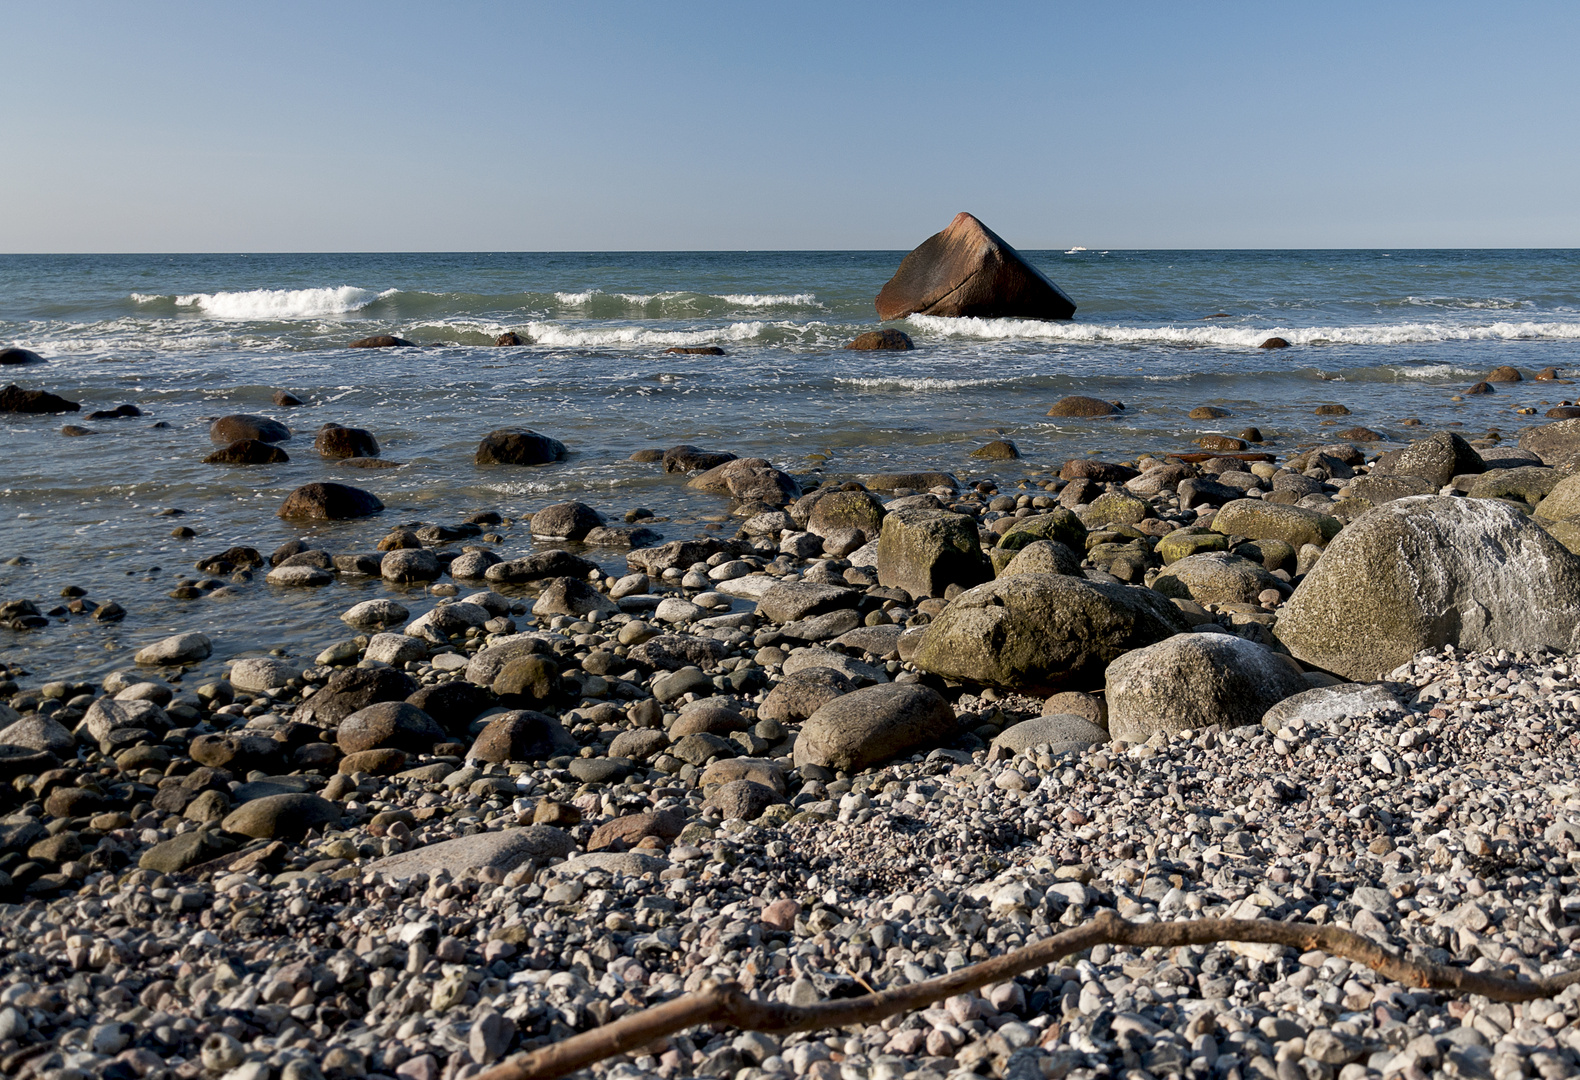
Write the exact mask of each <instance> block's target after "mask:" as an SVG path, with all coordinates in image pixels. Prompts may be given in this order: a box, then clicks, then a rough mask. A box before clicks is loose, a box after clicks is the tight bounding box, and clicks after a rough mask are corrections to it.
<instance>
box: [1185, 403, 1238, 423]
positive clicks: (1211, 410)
mask: <svg viewBox="0 0 1580 1080" xmlns="http://www.w3.org/2000/svg"><path fill="white" fill-rule="evenodd" d="M1228 415H1229V410H1228V409H1220V408H1218V407H1217V406H1216V405H1198V406H1196V408H1194V409H1192V410H1191V411H1190V418H1191V419H1192V420H1219V419H1222V418H1223V417H1225V416H1228Z"/></svg>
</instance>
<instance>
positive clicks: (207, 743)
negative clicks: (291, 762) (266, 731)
mask: <svg viewBox="0 0 1580 1080" xmlns="http://www.w3.org/2000/svg"><path fill="white" fill-rule="evenodd" d="M187 752H188V753H189V754H190V755H191V757H192V760H193V761H196V762H198V763H199V764H202V765H207V766H209V767H210V768H215V769H221V768H223V769H229V770H230V771H231V772H235V773H241V774H244V775H245V774H246V773H249V772H252V771H253V770H254V769H257V770H259V771H261V772H273V771H274V770H275V769H278V768H280V767H281V766H282V765H283V764H284V762H285V745H284V744H283V743H278V742H275V741H274V740H273V739H271V738H269V737H268V736H266V735H239V734H238V735H232V734H223V735H199V736H198V737H197V738H195V739H193V740H192V745H191V747H190V749H189V750H188V751H187Z"/></svg>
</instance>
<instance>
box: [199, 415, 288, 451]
mask: <svg viewBox="0 0 1580 1080" xmlns="http://www.w3.org/2000/svg"><path fill="white" fill-rule="evenodd" d="M290 437H291V429H290V428H288V427H286V426H285V425H284V424H282V423H280V422H279V421H278V420H270V419H269V418H268V417H267V416H255V415H253V414H252V413H234V414H232V415H230V416H222V417H220V418H219V419H218V420H216V421H214V422H213V423H212V424H210V425H209V427H208V438H209V441H210V442H212V443H213V444H214V445H216V446H229V445H230V444H231V443H233V442H237V441H238V440H241V439H256V440H258V441H259V442H266V443H274V442H284V441H285V440H286V439H289V438H290Z"/></svg>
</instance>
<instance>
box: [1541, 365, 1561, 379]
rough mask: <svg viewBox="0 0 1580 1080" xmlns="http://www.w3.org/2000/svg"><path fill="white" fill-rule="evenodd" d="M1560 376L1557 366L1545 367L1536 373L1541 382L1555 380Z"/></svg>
mask: <svg viewBox="0 0 1580 1080" xmlns="http://www.w3.org/2000/svg"><path fill="white" fill-rule="evenodd" d="M1558 377H1559V376H1558V369H1557V368H1555V367H1544V368H1542V370H1540V371H1538V372H1537V373H1536V378H1537V380H1538V381H1540V382H1554V381H1556V380H1557V379H1558Z"/></svg>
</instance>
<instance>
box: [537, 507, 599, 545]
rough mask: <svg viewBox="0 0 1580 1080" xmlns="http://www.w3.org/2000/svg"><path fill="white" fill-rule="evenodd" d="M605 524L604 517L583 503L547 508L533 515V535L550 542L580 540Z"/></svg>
mask: <svg viewBox="0 0 1580 1080" xmlns="http://www.w3.org/2000/svg"><path fill="white" fill-rule="evenodd" d="M602 524H603V516H602V515H601V514H599V513H598V511H596V510H594V509H593V508H592V507H590V506H588V505H587V504H586V503H583V502H562V503H554V504H553V505H551V506H545V507H544V508H543V509H542V510H539V511H538V512H537V513H535V514H533V515H532V524H531V530H532V535H533V536H536V537H543V538H545V539H549V540H580V539H581V538H582V537H584V536H586V535H587V534H588V533H590V532H592V530H594V529H596V528H597V527H598V526H600V525H602Z"/></svg>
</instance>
